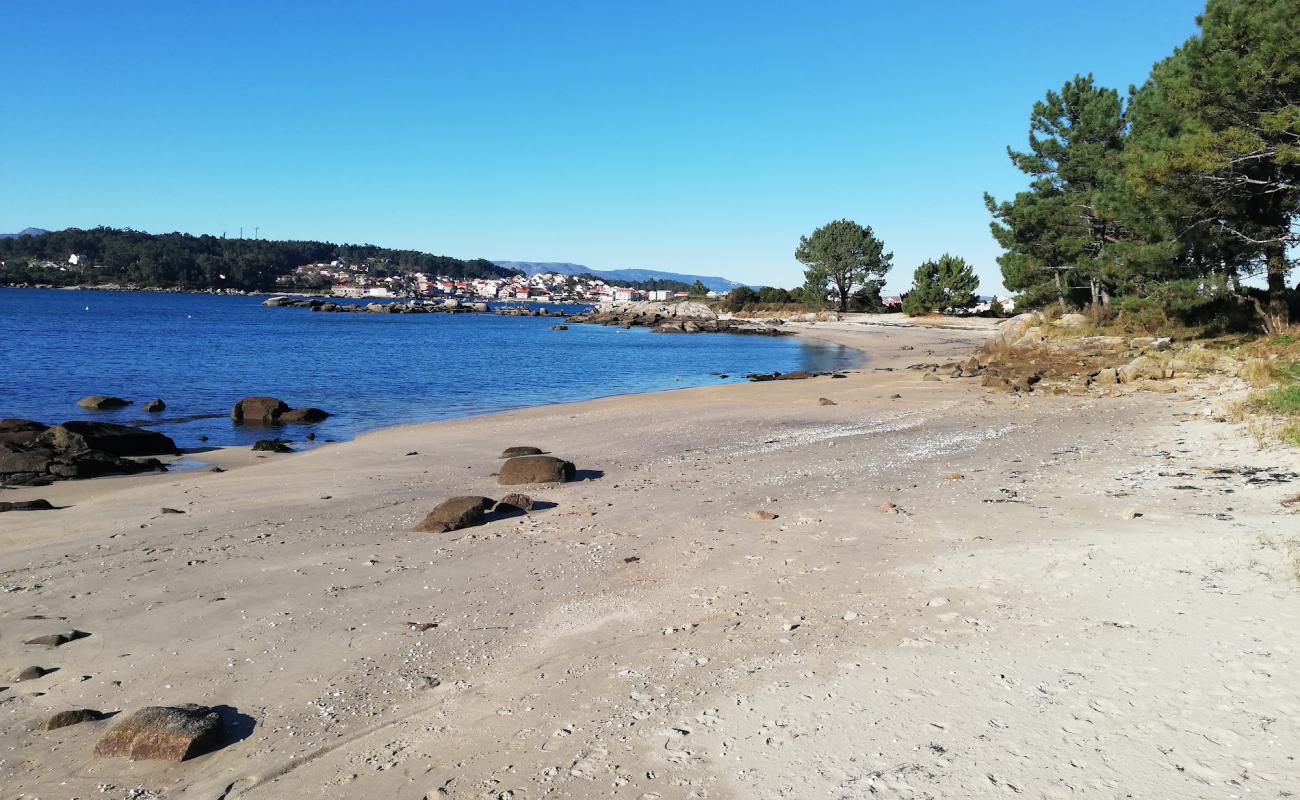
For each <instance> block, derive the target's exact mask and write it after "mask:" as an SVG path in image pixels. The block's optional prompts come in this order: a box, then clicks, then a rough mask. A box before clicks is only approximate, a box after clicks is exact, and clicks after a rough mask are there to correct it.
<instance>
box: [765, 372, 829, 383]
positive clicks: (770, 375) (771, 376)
mask: <svg viewBox="0 0 1300 800" xmlns="http://www.w3.org/2000/svg"><path fill="white" fill-rule="evenodd" d="M826 375H829V376H831V377H832V378H843V377H845V375H844V373H842V372H809V371H808V370H805V369H801V370H796V371H794V372H755V373H751V374H749V375H746V376H745V380H748V381H750V382H751V383H764V382H766V381H803V380H807V379H809V378H820V377H823V376H826Z"/></svg>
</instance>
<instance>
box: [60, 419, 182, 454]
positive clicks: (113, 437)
mask: <svg viewBox="0 0 1300 800" xmlns="http://www.w3.org/2000/svg"><path fill="white" fill-rule="evenodd" d="M37 443H38V444H45V445H48V446H50V447H52V448H54V449H55V450H60V451H63V452H65V453H82V452H85V451H88V450H98V451H100V452H102V453H108V454H109V455H114V456H157V455H175V454H177V453H179V452H180V448H178V447H177V446H176V442H174V441H172V438H171V437H170V436H167V435H166V434H162V433H159V432H158V431H150V430H145V429H144V428H133V427H131V426H130V425H115V424H113V423H111V422H83V421H80V420H73V421H71V422H65V423H63V424H62V425H55V426H54V427H53V428H50V429H49V430H47V431H45V432H44V433H42V434H41V435H40V437H39V438H38V439H37Z"/></svg>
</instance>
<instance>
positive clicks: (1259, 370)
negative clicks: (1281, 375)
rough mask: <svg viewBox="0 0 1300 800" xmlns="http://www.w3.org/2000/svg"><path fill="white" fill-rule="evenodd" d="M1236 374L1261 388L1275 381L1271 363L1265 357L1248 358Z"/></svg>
mask: <svg viewBox="0 0 1300 800" xmlns="http://www.w3.org/2000/svg"><path fill="white" fill-rule="evenodd" d="M1237 375H1238V377H1240V378H1241V379H1242V380H1244V381H1246V382H1247V383H1249V384H1250V385H1251V386H1254V387H1255V388H1256V389H1262V388H1263V387H1265V386H1269V385H1271V384H1273V383H1274V382H1275V380H1274V378H1273V364H1272V362H1270V361H1269V360H1268V359H1265V358H1251V359H1248V360H1247V361H1246V363H1245V365H1244V366H1243V367H1242V368H1241V371H1240V372H1239V373H1237Z"/></svg>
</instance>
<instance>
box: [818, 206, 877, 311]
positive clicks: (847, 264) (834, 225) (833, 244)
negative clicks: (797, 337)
mask: <svg viewBox="0 0 1300 800" xmlns="http://www.w3.org/2000/svg"><path fill="white" fill-rule="evenodd" d="M794 257H795V258H797V259H798V260H799V261H801V262H802V263H803V264H804V265H805V266H806V267H807V269H806V270H805V271H804V285H803V288H804V302H805V303H812V302H815V301H816V299H817V298H820V299H821V301H822V302H824V301H825V299H826V297H827V296H828V295H829V294H831V293H834V295H835V298H836V300H837V302H838V304H839V309H840V311H847V310H848V307H849V296H850V295H852V294H853V290H854V288H856V287H860V286H864V285H866V284H867V283H868V282H869V281H872V280H877V279H880V280H883V278H884V277H885V273H887V272H889V268H890V267H891V266H892V261H893V258H894V254H893V253H886V252H885V243H884V242H882V241H881V240H880V239H878V238H876V234H875V233H874V232H873V231H872V230H871V226H869V225H867V226H862V225H859V224H857V223H856V222H853V221H851V220H847V219H840V220H836V221H834V222H830V223H827V224H825V225H823V226H821V227H820V228H818V229H817V230H815V231H813V232H812V234H811V235H809V236H802V237H800V239H799V247H798V249H796V250H795V253H794Z"/></svg>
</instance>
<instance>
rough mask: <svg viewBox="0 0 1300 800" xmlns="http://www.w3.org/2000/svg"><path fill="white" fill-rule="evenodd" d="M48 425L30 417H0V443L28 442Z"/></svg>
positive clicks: (32, 440)
mask: <svg viewBox="0 0 1300 800" xmlns="http://www.w3.org/2000/svg"><path fill="white" fill-rule="evenodd" d="M48 427H49V426H48V425H45V424H44V423H40V422H37V421H36V420H32V419H13V418H9V419H0V443H5V442H8V443H9V444H30V443H31V442H34V441H35V440H36V437H37V436H40V435H41V432H42V431H44V430H45V429H46V428H48Z"/></svg>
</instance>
